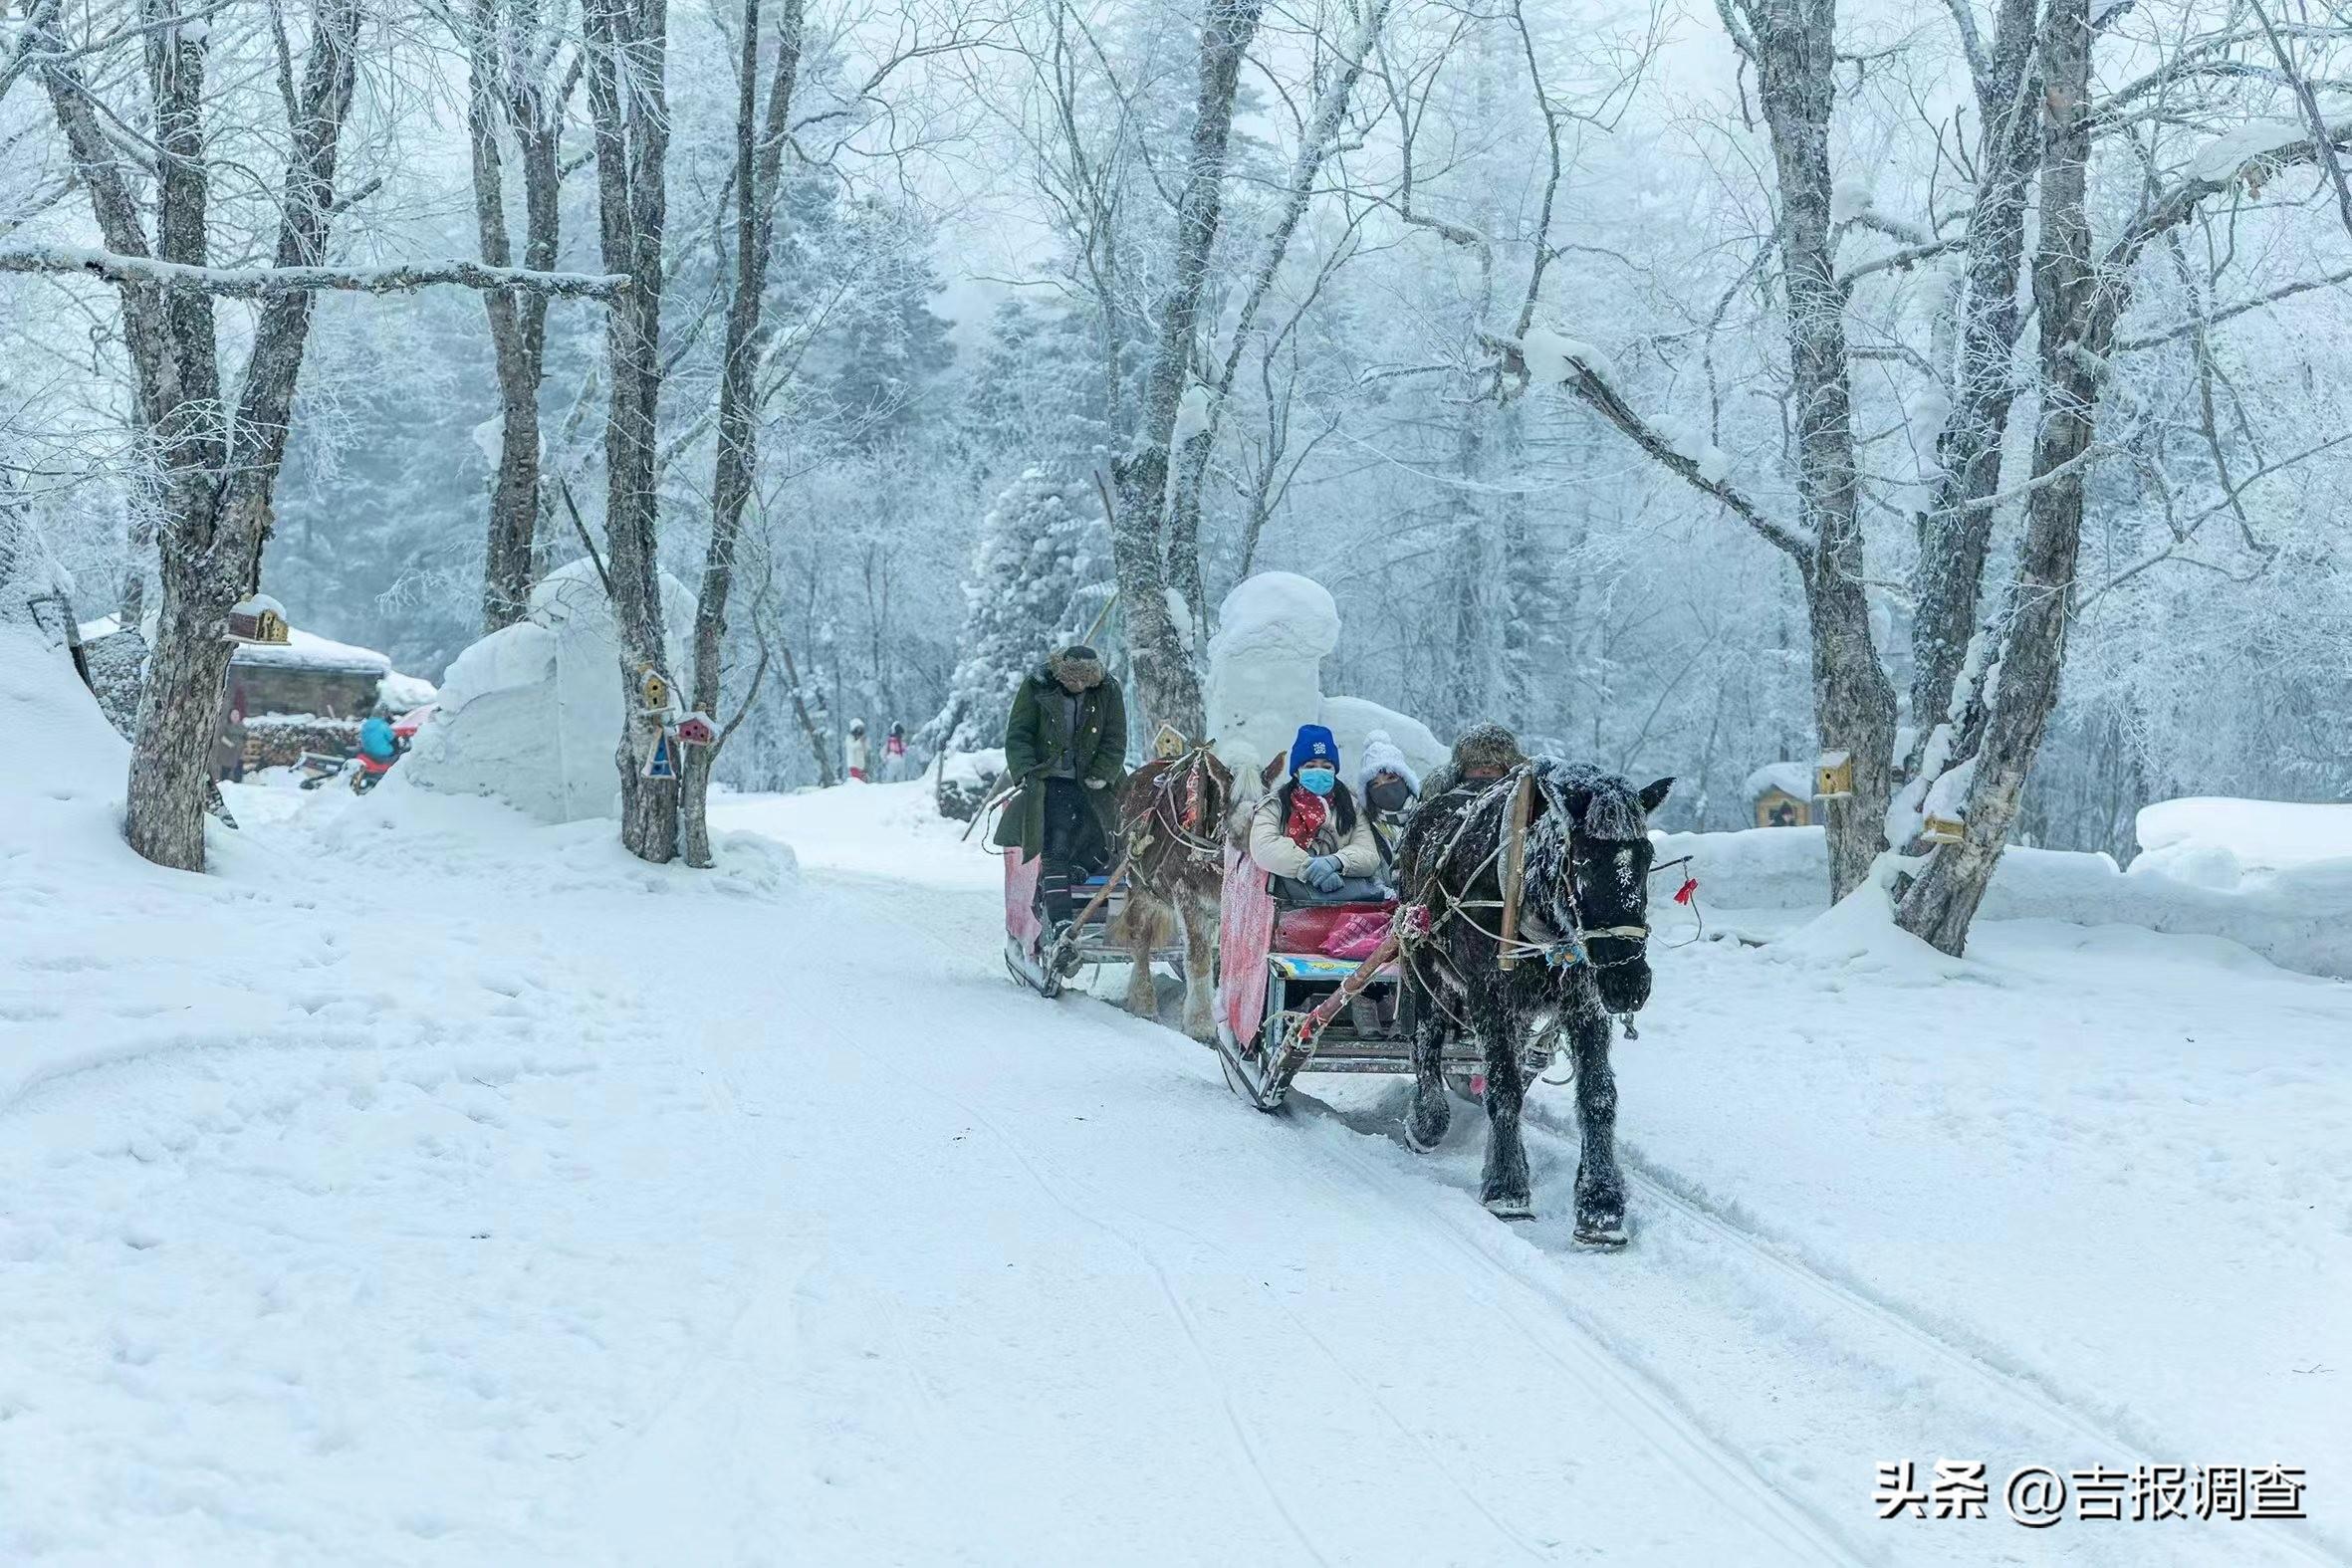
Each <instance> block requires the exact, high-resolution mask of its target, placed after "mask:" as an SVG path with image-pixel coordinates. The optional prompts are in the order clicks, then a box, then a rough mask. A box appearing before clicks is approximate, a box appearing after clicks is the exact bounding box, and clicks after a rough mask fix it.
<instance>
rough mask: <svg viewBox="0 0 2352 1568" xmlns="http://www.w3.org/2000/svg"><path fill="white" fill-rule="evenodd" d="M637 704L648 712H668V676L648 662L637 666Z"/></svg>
mask: <svg viewBox="0 0 2352 1568" xmlns="http://www.w3.org/2000/svg"><path fill="white" fill-rule="evenodd" d="M637 706H638V707H639V708H641V709H643V710H644V711H645V712H646V713H649V714H653V713H661V714H666V713H667V712H669V706H670V683H669V678H668V677H667V676H665V675H663V674H662V673H661V671H659V670H657V669H655V668H654V667H653V666H652V665H650V664H640V665H638V666H637Z"/></svg>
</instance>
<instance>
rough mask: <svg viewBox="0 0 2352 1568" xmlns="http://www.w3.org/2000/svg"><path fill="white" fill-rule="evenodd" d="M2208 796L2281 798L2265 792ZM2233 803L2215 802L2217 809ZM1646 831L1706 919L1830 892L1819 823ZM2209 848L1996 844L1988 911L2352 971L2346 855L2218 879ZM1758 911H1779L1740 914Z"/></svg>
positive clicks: (1784, 924)
mask: <svg viewBox="0 0 2352 1568" xmlns="http://www.w3.org/2000/svg"><path fill="white" fill-rule="evenodd" d="M2179 803H2186V802H2179ZM2208 803H2210V804H2212V805H2214V806H2223V807H2227V806H2237V805H2248V806H2256V807H2261V808H2262V809H2263V810H2276V809H2277V807H2275V806H2271V805H2269V804H2268V803H2267V802H2262V801H2234V800H2232V801H2214V802H2208ZM2151 809H2155V808H2153V807H2152V808H2151ZM2300 809H2305V810H2329V809H2334V808H2332V807H2324V806H2313V807H2302V808H2300ZM2193 814H2194V813H2193ZM2232 814H2233V813H2231V812H2228V811H2218V812H2214V813H2211V815H2213V816H2215V817H2217V818H2220V819H2227V818H2229V817H2230V816H2231V815H2232ZM2255 814H2256V815H2257V816H2259V815H2260V812H2256V813H2255ZM1651 836H1652V838H1653V839H1654V840H1655V841H1656V843H1657V845H1658V858H1659V859H1660V860H1661V861H1665V860H1673V859H1678V858H1680V857H1681V856H1684V855H1689V856H1690V857H1691V864H1690V867H1689V874H1690V875H1692V876H1695V877H1697V878H1698V879H1699V898H1700V902H1701V907H1702V909H1703V910H1704V912H1705V917H1706V918H1707V919H1708V920H1709V921H1710V922H1715V923H1728V924H1730V925H1731V926H1733V927H1735V928H1738V929H1744V930H1747V929H1752V930H1754V932H1755V933H1756V934H1758V935H1765V936H1772V935H1778V934H1779V933H1781V932H1784V931H1786V930H1787V929H1788V928H1789V927H1790V926H1791V925H1792V924H1793V923H1794V922H1795V921H1796V920H1800V919H1809V918H1811V917H1812V916H1814V915H1817V914H1819V913H1820V911H1821V910H1822V909H1823V907H1824V905H1825V904H1826V902H1827V899H1828V890H1829V859H1828V851H1827V849H1826V848H1825V847H1824V844H1823V840H1822V836H1821V829H1820V828H1818V827H1752V828H1749V829H1747V830H1745V831H1743V832H1737V833H1654V834H1652V835H1651ZM2215 856H2220V857H2222V858H2224V859H2229V856H2230V851H2229V850H2228V849H2226V848H2224V847H2222V846H2220V845H2216V844H2211V843H2208V844H2205V845H2203V846H2198V847H2188V846H2183V847H2181V848H2179V849H2178V850H2175V849H2170V848H2168V850H2167V851H2165V852H2164V853H2162V854H2159V853H2155V852H2151V853H2149V854H2144V855H2142V856H2141V857H2140V858H2139V859H2138V860H2136V861H2134V862H2132V868H2131V870H2129V871H2123V870H2119V869H2117V867H2116V864H2115V862H2114V861H2113V860H2112V859H2110V858H2108V857H2107V856H2106V855H2102V854H2085V853H2082V852H2079V851H2074V850H2061V849H2026V848H2019V847H2014V846H2012V847H2011V848H2009V849H2007V850H2005V851H2003V852H2002V854H2001V857H2000V865H1999V869H1998V870H1996V871H1995V872H1994V874H1993V886H1992V887H1991V888H1990V889H1988V890H1987V892H1986V895H1985V908H1984V917H1985V918H1986V919H1987V920H2062V921H2065V922H2067V923H2069V924H2071V925H2077V926H2118V925H2120V926H2139V927H2142V928H2144V929H2146V930H2149V931H2162V932H2169V933H2172V934H2174V935H2178V936H2196V937H2219V938H2222V939H2224V940H2226V941H2230V942H2235V943H2237V944H2239V945H2240V946H2243V947H2247V948H2251V949H2252V950H2253V951H2254V952H2256V953H2259V954H2260V955H2261V956H2262V957H2264V958H2266V959H2268V960H2269V961H2270V962H2271V963H2273V964H2276V965H2278V966H2279V967H2280V968H2282V969H2291V970H2298V971H2300V972H2302V973H2303V974H2306V975H2326V976H2332V977H2334V978H2336V979H2339V980H2352V857H2346V858H2340V859H2333V860H2314V861H2310V862H2308V863H2306V864H2301V865H2295V866H2290V867H2288V868H2285V869H2282V870H2278V871H2262V872H2250V873H2247V874H2245V875H2243V876H2240V875H2238V874H2237V871H2236V869H2235V866H2236V862H2235V861H2234V860H2230V861H2229V864H2230V874H2229V876H2228V878H2227V880H2225V881H2221V882H2218V883H2217V882H2216V881H2214V880H2211V876H2212V873H2213V871H2214V863H2213V857H2215ZM2168 857H2169V858H2168ZM2185 871H2188V872H2199V873H2201V874H2197V875H2188V874H2184V872H2185ZM1667 891H1668V890H1667V889H1665V888H1664V887H1663V885H1661V886H1660V887H1658V888H1654V889H1653V890H1652V894H1653V902H1652V904H1651V914H1652V916H1653V918H1655V919H1657V920H1658V921H1659V922H1660V926H1661V929H1667V930H1671V929H1675V928H1677V927H1679V926H1681V925H1683V924H1685V923H1686V922H1687V920H1688V916H1687V914H1685V913H1682V912H1678V911H1677V910H1676V909H1675V908H1673V907H1672V906H1670V905H1668V904H1667V903H1666V902H1665V893H1666V892H1667ZM1759 913H1763V914H1766V915H1769V916H1773V917H1775V918H1767V919H1764V920H1756V919H1751V918H1744V917H1750V916H1754V915H1756V914H1759ZM1837 940H1839V941H1842V940H1843V938H1842V937H1840V938H1838V939H1837Z"/></svg>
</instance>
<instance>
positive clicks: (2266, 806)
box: [2132, 795, 2352, 886]
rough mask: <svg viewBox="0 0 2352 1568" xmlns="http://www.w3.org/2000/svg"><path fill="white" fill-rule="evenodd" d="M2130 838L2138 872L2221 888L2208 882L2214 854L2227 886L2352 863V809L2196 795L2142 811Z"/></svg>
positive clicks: (2148, 807) (2212, 868) (2134, 869)
mask: <svg viewBox="0 0 2352 1568" xmlns="http://www.w3.org/2000/svg"><path fill="white" fill-rule="evenodd" d="M2133 830H2134V832H2135V833H2136V835H2137V836H2138V838H2139V840H2140V848H2141V850H2142V854H2141V856H2140V858H2139V859H2137V860H2135V861H2133V862H2132V870H2133V871H2135V872H2137V871H2139V870H2140V869H2141V868H2142V867H2147V868H2148V869H2150V870H2161V871H2164V872H2166V873H2167V874H2168V875H2174V876H2180V877H2182V878H2183V879H2184V880H2187V881H2194V882H2197V883H2198V884H2200V885H2201V886H2214V885H2216V884H2215V883H2214V882H2213V881H2211V880H2209V877H2211V876H2212V874H2213V873H2214V872H2215V871H2216V870H2218V869H2221V868H2222V867H2221V864H2220V862H2219V861H2218V859H2217V858H2216V855H2217V852H2218V854H2219V855H2224V856H2227V857H2228V869H2229V870H2230V871H2231V872H2232V873H2233V874H2232V876H2231V877H2230V880H2229V881H2228V882H2227V883H2223V884H2220V885H2222V886H2234V885H2235V881H2236V877H2235V874H2234V873H2236V872H2240V871H2286V870H2291V869H2293V868H2294V867H2297V866H2306V865H2312V864H2315V863H2317V862H2319V861H2323V860H2352V805H2304V804H2298V803H2292V802H2288V801H2284V800H2234V799H2229V798H2227V797H2224V796H2219V795H2192V796H2190V797H2188V798H2186V799H2181V800H2159V801H2157V802H2156V803H2155V804H2154V805H2148V806H2142V807H2141V808H2140V814H2139V816H2138V818H2137V820H2136V822H2135V824H2134V828H2133ZM2192 867H2195V869H2194V870H2193V869H2191V868H2192Z"/></svg>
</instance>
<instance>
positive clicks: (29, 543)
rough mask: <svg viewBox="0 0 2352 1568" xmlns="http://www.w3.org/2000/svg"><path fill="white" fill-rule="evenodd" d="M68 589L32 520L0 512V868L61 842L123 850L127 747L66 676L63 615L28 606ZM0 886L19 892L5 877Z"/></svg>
mask: <svg viewBox="0 0 2352 1568" xmlns="http://www.w3.org/2000/svg"><path fill="white" fill-rule="evenodd" d="M72 591H73V579H72V578H71V577H69V576H67V575H66V573H65V570H64V568H63V567H61V566H59V565H58V563H57V561H56V560H55V558H54V557H52V556H51V555H50V553H49V550H48V547H47V545H46V544H45V543H44V542H43V541H42V539H41V537H40V535H39V534H37V533H35V532H34V530H33V527H32V525H31V524H30V523H28V522H22V521H20V520H18V519H16V518H13V517H10V516H6V515H0V737H6V744H5V745H0V818H4V819H5V820H6V821H7V822H8V823H9V824H10V825H11V829H12V831H11V835H10V840H9V842H7V843H6V844H0V873H5V872H7V871H8V869H9V866H10V863H11V862H12V861H13V860H14V859H15V858H16V857H17V856H18V855H27V854H40V855H44V856H54V855H60V854H64V853H66V852H68V848H69V844H70V845H72V846H74V847H77V848H79V847H88V848H91V849H92V850H93V851H94V852H95V853H98V854H100V855H103V856H105V857H108V858H113V857H115V856H117V855H124V856H126V855H128V853H129V851H128V850H127V849H125V848H123V846H122V843H121V838H120V826H121V811H122V789H123V780H124V777H125V774H126V772H127V770H128V768H129V765H130V748H129V747H128V746H126V745H125V744H124V743H123V741H122V738H121V737H120V736H118V735H117V734H116V733H115V731H114V727H113V726H111V725H110V724H108V723H107V719H106V715H105V714H103V713H101V712H100V711H99V706H98V700H97V699H96V698H94V697H92V696H91V695H90V689H89V688H88V687H87V686H84V685H83V684H82V678H81V677H80V676H79V675H77V674H76V673H75V671H74V664H73V655H72V654H71V653H70V652H69V651H68V650H67V647H66V645H65V642H64V639H63V635H62V633H63V622H62V621H59V622H57V623H56V624H55V625H52V624H49V623H48V622H46V621H45V620H44V619H43V618H41V615H40V612H39V611H37V610H36V609H35V607H34V606H35V603H36V601H38V602H39V603H41V604H42V605H44V606H49V605H60V604H61V603H62V601H61V600H60V598H59V595H61V594H70V593H71V592H72ZM60 612H61V613H62V609H61V611H60ZM0 883H4V884H7V885H8V886H10V887H11V888H12V889H15V890H16V892H17V893H18V894H19V895H21V894H22V892H23V889H22V888H21V886H20V885H19V884H16V883H14V882H13V881H12V880H11V879H10V878H9V877H8V876H6V875H0ZM11 901H12V900H11V899H10V898H0V904H5V903H9V902H11Z"/></svg>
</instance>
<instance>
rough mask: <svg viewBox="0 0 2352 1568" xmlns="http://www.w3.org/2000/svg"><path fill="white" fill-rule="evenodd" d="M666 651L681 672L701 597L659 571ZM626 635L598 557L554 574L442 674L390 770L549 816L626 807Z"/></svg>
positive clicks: (611, 812)
mask: <svg viewBox="0 0 2352 1568" xmlns="http://www.w3.org/2000/svg"><path fill="white" fill-rule="evenodd" d="M661 619H662V627H663V631H664V634H665V638H666V640H665V643H664V647H663V653H662V659H663V663H664V664H665V665H666V666H667V671H666V673H668V674H669V675H670V676H672V677H673V678H674V679H676V680H683V679H684V678H685V676H686V672H687V665H686V648H685V641H684V635H683V634H684V632H685V631H686V630H687V628H689V627H691V626H692V625H693V624H694V595H693V594H691V593H689V592H688V591H687V590H686V585H685V584H684V583H682V582H680V581H679V580H678V579H677V578H676V577H674V576H671V575H670V574H669V573H668V572H666V571H665V572H663V573H662V574H661ZM619 674H620V642H619V638H618V637H617V635H616V634H615V632H614V629H613V624H612V610H611V606H610V604H609V603H608V602H607V601H606V599H605V597H604V584H603V582H602V581H601V580H600V579H599V578H598V577H597V575H596V568H595V565H594V563H593V562H591V561H588V560H576V561H574V562H572V564H570V565H568V566H564V567H561V568H560V569H558V570H556V571H553V572H550V573H549V574H548V576H547V578H546V579H545V580H544V581H542V582H541V583H540V584H539V585H538V586H537V587H535V588H533V589H532V590H531V600H530V604H529V606H528V608H527V609H526V610H525V613H524V618H523V619H522V620H519V621H517V622H516V623H515V624H514V625H512V626H507V627H503V628H501V629H500V630H498V631H494V632H492V633H491V634H490V635H489V636H487V637H484V638H483V639H482V640H481V641H479V642H476V643H474V644H473V645H472V646H471V647H469V648H467V649H466V650H465V651H464V652H463V653H461V654H459V655H458V656H457V658H456V660H455V661H454V662H453V663H451V664H450V666H449V672H448V673H447V674H446V675H444V676H443V677H442V679H441V690H440V694H439V707H438V708H436V709H435V711H434V713H433V715H432V717H431V718H429V719H427V720H426V721H425V723H424V725H423V727H422V728H420V729H419V730H418V731H417V732H416V740H415V743H414V746H413V748H412V750H411V751H410V754H409V756H408V759H407V761H405V762H404V763H402V764H401V765H400V767H399V768H398V769H396V770H395V771H394V773H393V775H392V777H393V779H395V780H404V781H405V782H406V783H407V784H412V785H414V786H416V787H418V788H422V789H438V790H442V791H444V792H447V793H450V794H486V795H491V796H494V797H496V798H498V799H501V800H504V801H506V802H507V803H508V804H509V805H512V806H514V807H515V808H516V809H517V810H519V811H522V812H525V813H526V814H528V815H531V816H535V817H537V818H539V819H540V820H541V821H543V822H574V821H579V820H581V819H583V818H586V817H598V816H603V817H610V816H617V815H619V813H620V778H619V775H618V773H617V772H616V771H615V769H614V767H613V751H614V748H615V747H617V746H618V745H619V742H620V722H621V711H620V679H619Z"/></svg>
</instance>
